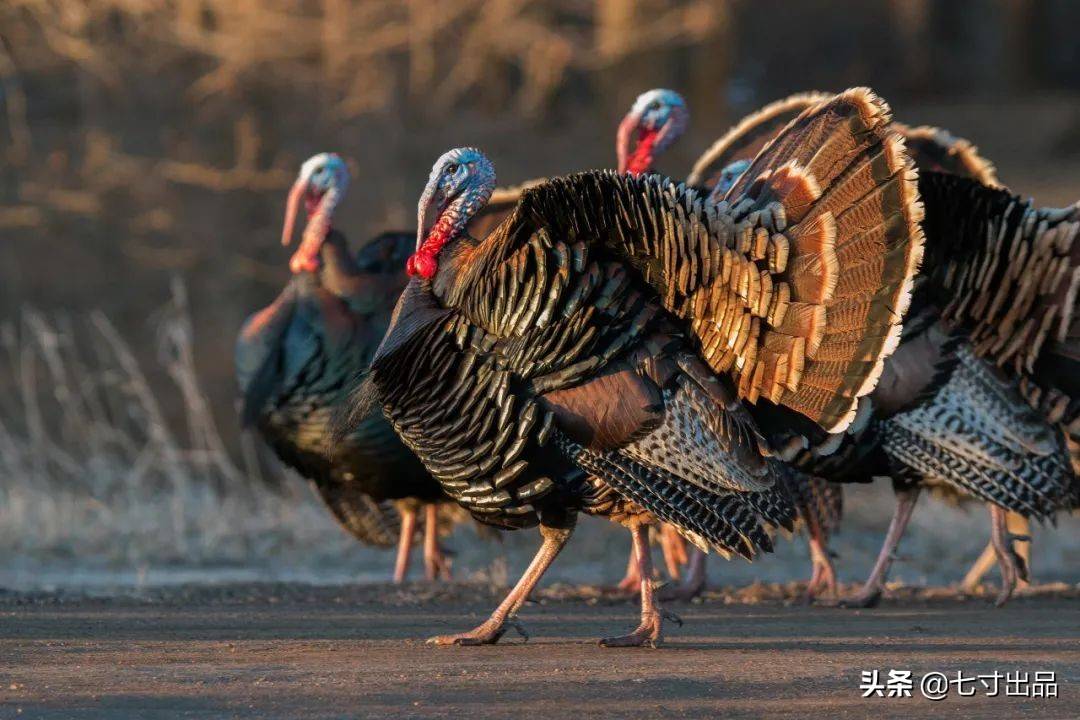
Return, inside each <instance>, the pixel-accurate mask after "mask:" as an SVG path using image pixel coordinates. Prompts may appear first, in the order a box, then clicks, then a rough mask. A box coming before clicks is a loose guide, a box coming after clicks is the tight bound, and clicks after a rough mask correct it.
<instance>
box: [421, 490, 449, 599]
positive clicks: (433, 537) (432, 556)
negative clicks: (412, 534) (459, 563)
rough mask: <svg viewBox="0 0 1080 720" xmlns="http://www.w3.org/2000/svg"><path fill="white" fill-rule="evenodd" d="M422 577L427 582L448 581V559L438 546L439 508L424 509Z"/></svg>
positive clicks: (435, 506)
mask: <svg viewBox="0 0 1080 720" xmlns="http://www.w3.org/2000/svg"><path fill="white" fill-rule="evenodd" d="M424 577H426V578H427V579H428V581H429V582H434V581H435V580H450V579H451V578H450V558H449V557H447V556H446V553H444V552H443V549H442V548H441V547H440V546H439V506H438V505H436V504H435V503H428V505H427V507H426V508H424Z"/></svg>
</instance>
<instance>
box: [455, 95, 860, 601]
mask: <svg viewBox="0 0 1080 720" xmlns="http://www.w3.org/2000/svg"><path fill="white" fill-rule="evenodd" d="M792 117H793V116H792ZM788 119H790V118H788ZM689 121H690V116H689V111H688V108H687V104H686V102H685V100H684V99H683V97H682V96H681V95H680V94H679V93H677V92H675V91H674V90H668V89H663V88H657V89H653V90H649V91H647V92H645V93H642V94H641V95H640V96H638V98H637V99H636V100H635V101H634V103H633V104H632V106H631V108H630V110H629V111H628V112H627V114H626V115H625V116H624V118H623V119H622V121H621V122H620V124H619V127H618V131H617V133H616V157H617V161H618V169H619V172H620V173H623V172H630V173H631V174H635V175H640V174H644V173H649V172H652V171H653V168H654V164H655V162H656V160H657V158H659V156H660V155H662V154H663V153H664V152H665V151H666V150H667V149H668V148H670V147H671V146H672V145H673V144H674V143H675V142H676V141H677V140H678V139H679V138H680V137H681V136H682V135H683V133H684V132H685V130H686V128H687V126H688V124H689ZM785 122H786V121H785ZM537 182H539V181H536V180H533V181H529V182H528V183H526V184H524V185H522V186H520V187H519V188H510V189H505V190H500V191H496V193H495V195H494V196H493V198H492V201H491V202H490V203H489V204H488V206H487V207H486V208H485V211H484V213H483V215H484V217H483V218H481V219H479V220H473V221H472V222H470V224H469V228H468V232H469V233H470V234H471V235H472V236H473V237H483V236H484V234H486V232H487V231H489V230H491V229H493V228H494V227H495V226H496V225H497V224H498V222H500V221H502V220H503V219H505V218H506V217H507V216H509V214H510V213H511V212H512V210H513V206H514V204H515V202H516V200H517V199H518V198H520V195H521V193H522V192H523V191H524V190H525V189H527V188H529V187H531V186H534V185H535V184H536V183H537ZM711 187H712V185H709V186H708V188H711ZM493 206H494V207H493ZM783 479H784V481H785V482H786V483H787V484H788V485H789V486H797V487H792V488H791V489H792V490H793V491H794V492H795V495H796V496H797V497H801V498H805V499H808V500H809V499H812V501H809V502H803V503H798V504H797V505H796V512H797V514H798V518H799V524H800V525H801V526H803V527H804V528H806V529H807V533H808V536H809V539H810V549H811V558H812V562H813V576H812V581H811V583H810V594H811V595H813V594H814V593H816V592H818V591H821V590H828V591H830V592H832V593H833V594H835V573H834V571H833V568H832V564H831V561H830V560H829V555H828V551H827V548H826V537H827V535H828V534H829V533H830V532H831V530H832V523H834V522H835V521H836V520H837V519H838V518H839V506H840V502H841V498H840V493H839V489H838V488H837V487H836V486H833V485H829V484H823V483H820V482H818V483H815V482H813V481H812V480H810V479H809V477H808V476H806V475H804V474H802V473H785V474H784V475H783ZM819 510H820V511H822V513H823V514H819V515H817V516H815V517H812V518H811V517H807V516H806V515H805V513H807V512H811V511H819ZM658 535H659V540H660V545H661V548H662V549H663V555H664V562H665V565H666V566H667V570H668V574H669V576H670V577H672V578H673V579H676V580H678V579H679V578H680V575H681V568H680V566H681V565H682V564H684V563H686V557H687V556H686V547H685V543H684V542H683V541H682V538H681V536H679V535H678V533H677V532H676V531H675V530H674V529H673V528H671V527H670V526H668V525H661V527H660V532H659V533H658ZM704 557H705V556H704V554H703V553H697V554H696V557H695V560H694V562H693V563H691V570H690V574H689V576H688V578H687V579H686V582H684V583H683V584H682V585H681V586H680V587H676V588H668V589H666V590H665V595H666V596H668V597H671V598H682V599H688V598H690V597H692V596H695V595H697V594H699V593H700V592H701V591H702V590H703V589H704V586H705V575H704ZM637 568H638V565H637V561H636V558H635V553H634V550H633V548H631V552H630V558H629V561H628V564H627V570H626V574H625V576H624V578H623V579H622V580H621V581H620V582H619V583H618V587H620V588H622V589H627V590H629V589H634V590H636V589H637V588H638V587H639V585H640V582H641V578H640V577H639V576H638V574H637Z"/></svg>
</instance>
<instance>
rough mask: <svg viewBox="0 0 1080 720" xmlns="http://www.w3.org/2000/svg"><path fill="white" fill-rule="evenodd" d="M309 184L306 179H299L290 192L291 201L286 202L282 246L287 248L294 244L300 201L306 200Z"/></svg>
mask: <svg viewBox="0 0 1080 720" xmlns="http://www.w3.org/2000/svg"><path fill="white" fill-rule="evenodd" d="M307 184H308V183H307V179H306V178H298V179H297V180H296V182H295V183H293V186H292V190H290V191H289V199H288V200H287V201H286V202H285V225H284V226H283V227H282V228H281V244H282V245H285V246H286V247H287V246H288V245H289V243H291V242H292V237H293V229H294V228H295V226H296V214H297V213H298V212H299V211H300V201H301V200H302V199H303V198H304V192H305V191H306V190H307Z"/></svg>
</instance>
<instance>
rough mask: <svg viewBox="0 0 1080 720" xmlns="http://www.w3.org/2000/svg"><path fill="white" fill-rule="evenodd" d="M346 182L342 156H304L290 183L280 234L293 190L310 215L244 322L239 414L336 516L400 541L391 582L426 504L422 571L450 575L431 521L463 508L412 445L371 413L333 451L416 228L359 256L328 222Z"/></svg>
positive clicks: (291, 209) (442, 522)
mask: <svg viewBox="0 0 1080 720" xmlns="http://www.w3.org/2000/svg"><path fill="white" fill-rule="evenodd" d="M348 182H349V174H348V169H347V168H346V166H345V163H344V162H343V161H342V160H341V158H340V157H338V156H337V155H333V154H327V153H323V154H320V155H316V156H314V157H312V158H311V159H310V160H308V161H307V162H305V163H304V165H303V167H302V169H301V171H300V175H299V177H298V179H297V181H296V183H295V185H294V186H293V189H292V192H291V193H290V194H289V202H288V207H287V211H286V218H285V226H284V230H283V234H282V242H283V243H284V244H288V243H289V242H291V240H292V235H293V224H294V219H295V215H296V213H297V210H298V208H299V205H300V202H301V201H303V202H304V204H305V205H306V209H307V212H308V223H307V227H306V229H305V230H304V234H303V240H302V242H301V244H300V247H299V249H298V250H297V251H296V253H295V254H294V255H293V256H292V259H291V260H290V263H289V266H290V268H291V270H292V272H293V276H292V279H291V280H290V281H289V283H288V285H286V286H285V289H284V290H283V291H282V292H281V294H280V295H279V296H278V297H277V298H276V299H275V300H274V301H273V302H272V303H271V304H270V305H269V306H268V307H266V308H264V309H263V310H260V311H259V312H257V313H255V314H254V315H252V316H251V317H250V318H249V319H248V320H247V321H246V322H245V324H244V327H243V329H242V330H241V332H240V336H239V338H238V339H237V344H236V372H237V379H238V381H239V385H240V389H241V392H242V395H243V422H244V424H245V425H248V426H250V425H254V426H256V427H257V428H258V430H259V432H260V434H261V435H262V437H263V438H264V439H265V440H266V441H267V443H268V444H269V445H270V446H271V447H272V448H273V449H274V451H275V453H276V454H277V456H278V457H279V458H280V459H281V460H282V461H283V462H284V463H285V464H287V465H289V466H290V467H292V468H294V469H296V470H297V471H298V472H299V473H300V474H301V475H303V476H304V477H306V478H308V479H309V480H311V482H312V483H313V484H314V486H315V488H316V489H317V490H318V493H319V495H320V497H322V499H323V500H324V501H325V502H326V504H327V506H328V507H329V508H330V510H331V512H332V513H333V514H334V517H335V518H336V519H337V520H338V521H339V522H340V523H341V524H342V525H343V526H344V527H345V529H346V530H348V531H349V532H350V533H352V534H353V535H354V536H355V537H356V538H357V539H358V540H360V541H361V542H363V543H365V544H367V545H373V546H375V547H392V546H393V545H394V543H395V542H397V544H398V555H397V562H396V564H395V569H394V580H395V582H402V581H403V580H404V579H405V577H406V574H407V572H408V565H409V557H410V550H411V546H412V542H413V539H414V537H415V535H416V531H417V525H418V519H417V516H418V514H419V511H420V510H421V509H424V519H423V525H424V528H425V539H424V564H425V570H426V574H427V577H428V578H429V579H434V578H435V577H436V576H442V577H448V576H449V564H448V562H447V561H446V559H445V558H444V557H443V554H442V552H441V551H440V550H439V547H438V542H437V537H436V532H437V530H438V529H439V527H440V526H441V527H442V528H444V529H445V528H447V527H449V526H450V525H452V524H453V523H454V522H455V521H457V520H460V519H462V517H463V514H462V513H461V512H460V510H459V509H458V508H457V506H456V505H454V504H452V503H448V502H446V500H447V498H446V496H445V495H444V494H443V492H442V490H441V489H440V487H439V485H438V483H436V482H435V481H434V480H433V479H432V478H431V476H430V475H429V474H428V473H427V471H425V470H424V467H423V465H421V464H420V461H419V460H417V459H416V456H415V455H413V454H412V453H411V452H409V450H408V449H406V448H405V446H404V445H402V444H401V441H400V440H398V438H397V436H396V435H395V434H394V431H393V429H392V428H391V427H390V425H389V423H387V422H386V421H385V419H383V418H382V416H381V415H379V414H378V413H374V414H372V415H371V416H370V417H367V418H364V419H363V420H362V421H361V422H359V423H358V424H357V425H356V427H355V428H354V429H353V431H352V432H351V433H350V434H349V436H348V437H347V438H344V440H343V441H342V442H341V444H340V445H339V446H338V447H336V448H335V449H334V450H333V451H331V449H330V447H329V445H328V441H329V438H330V422H331V419H332V417H333V415H334V412H335V408H336V407H337V406H338V405H339V404H340V403H342V402H343V401H344V399H345V397H346V395H347V391H348V389H349V387H350V386H351V384H352V382H353V379H354V378H355V377H356V376H357V375H358V374H359V373H361V372H362V371H363V370H364V369H365V367H366V365H367V363H368V362H369V360H370V358H371V356H372V355H373V354H374V352H375V348H376V347H377V345H378V342H379V340H380V339H381V338H382V334H383V332H384V331H385V329H386V326H387V323H388V322H389V317H390V312H391V310H392V309H393V307H392V302H393V300H394V299H395V298H396V297H397V295H398V294H400V292H401V289H402V288H403V287H404V285H405V283H406V281H407V277H406V276H405V274H404V273H403V272H401V266H402V264H403V263H404V261H405V259H406V258H407V257H408V254H409V251H410V249H411V248H410V246H411V243H412V237H411V236H410V235H407V234H403V233H387V234H384V235H380V236H378V237H376V238H374V239H373V240H371V241H370V242H369V243H368V244H366V245H365V246H364V247H363V248H362V249H361V250H360V252H359V253H358V254H357V255H356V256H355V258H354V257H353V256H351V255H350V254H349V248H348V243H347V242H346V240H345V237H344V236H343V235H342V234H341V233H340V232H338V231H337V230H334V229H332V228H331V219H332V216H333V212H334V209H335V208H336V207H337V205H338V204H339V203H340V202H341V200H342V197H343V196H344V194H345V191H346V189H347V186H348Z"/></svg>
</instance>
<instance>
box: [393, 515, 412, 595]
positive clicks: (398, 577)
mask: <svg viewBox="0 0 1080 720" xmlns="http://www.w3.org/2000/svg"><path fill="white" fill-rule="evenodd" d="M415 535H416V510H413V509H411V508H410V509H407V510H402V511H401V534H400V535H399V536H398V546H397V561H396V562H395V563H394V583H395V584H397V585H400V584H401V583H403V582H405V577H406V576H407V575H408V574H409V556H410V555H411V554H412V544H413V537H414V536H415Z"/></svg>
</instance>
